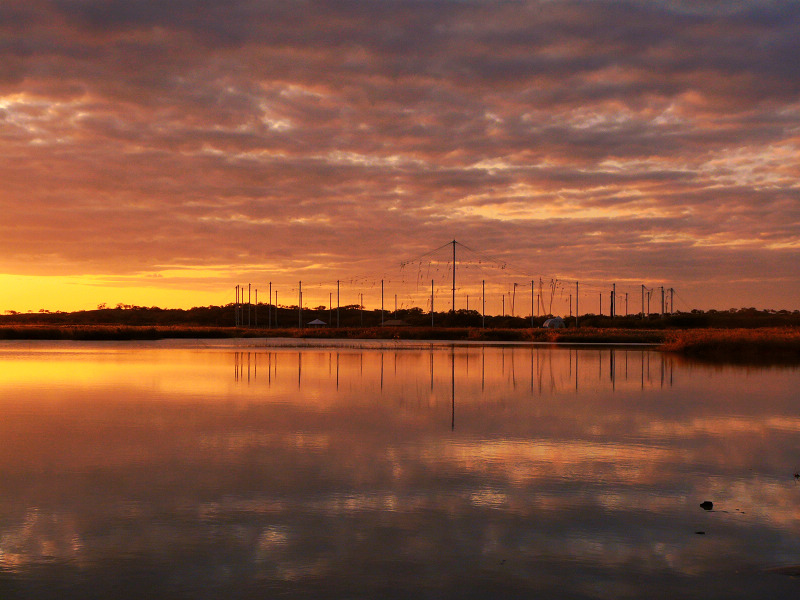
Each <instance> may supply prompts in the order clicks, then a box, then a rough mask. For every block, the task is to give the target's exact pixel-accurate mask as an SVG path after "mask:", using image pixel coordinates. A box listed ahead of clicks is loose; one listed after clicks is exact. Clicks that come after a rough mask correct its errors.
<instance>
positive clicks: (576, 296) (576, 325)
mask: <svg viewBox="0 0 800 600" xmlns="http://www.w3.org/2000/svg"><path fill="white" fill-rule="evenodd" d="M578 314H579V311H578V282H577V281H576V282H575V329H577V328H578Z"/></svg>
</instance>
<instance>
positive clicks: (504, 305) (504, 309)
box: [503, 294, 506, 317]
mask: <svg viewBox="0 0 800 600" xmlns="http://www.w3.org/2000/svg"><path fill="white" fill-rule="evenodd" d="M503 316H504V317H505V316H506V295H505V294H503Z"/></svg>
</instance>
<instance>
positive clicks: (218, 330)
mask: <svg viewBox="0 0 800 600" xmlns="http://www.w3.org/2000/svg"><path fill="white" fill-rule="evenodd" d="M239 337H250V338H252V337H284V338H286V337H288V338H315V339H371V340H389V339H395V340H453V341H473V342H504V341H505V342H551V343H556V344H659V349H660V350H664V351H667V352H676V353H680V354H684V355H686V356H690V357H692V358H696V359H700V360H707V361H714V362H734V363H754V364H798V363H800V328H795V327H782V328H759V329H691V330H639V329H611V328H603V329H596V328H589V327H587V328H580V329H561V330H551V329H478V328H466V327H458V328H456V327H453V328H446V327H435V328H431V327H366V328H361V327H350V328H342V329H331V328H322V329H302V330H301V329H296V328H294V329H235V328H231V327H189V326H180V325H178V326H146V327H137V326H127V325H60V326H59V325H5V326H0V339H6V340H11V339H18V340H19V339H27V340H156V339H164V338H183V339H192V338H194V339H202V338H239Z"/></svg>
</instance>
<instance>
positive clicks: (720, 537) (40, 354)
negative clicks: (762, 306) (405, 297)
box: [0, 343, 800, 599]
mask: <svg viewBox="0 0 800 600" xmlns="http://www.w3.org/2000/svg"><path fill="white" fill-rule="evenodd" d="M165 346H166V347H163V346H159V345H156V344H153V345H148V344H137V345H135V346H134V345H125V344H118V345H103V346H99V345H97V346H92V345H78V344H74V345H64V344H59V345H52V346H48V345H46V344H45V345H39V346H36V347H32V348H31V349H30V350H25V349H24V348H25V347H23V350H20V347H19V346H12V347H10V348H11V349H9V346H0V399H1V400H0V407H2V410H3V419H2V420H0V439H2V440H3V444H0V489H2V492H3V493H2V494H1V495H0V596H2V597H3V598H34V599H38V598H86V597H91V598H105V597H109V598H110V597H113V598H141V597H163V598H167V597H179V598H197V597H208V598H212V597H225V598H263V597H289V598H345V597H347V598H351V597H355V598H411V597H419V596H420V595H422V596H425V597H436V598H462V597H498V598H499V597H502V598H551V597H568V598H616V597H648V598H675V597H680V598H686V597H689V598H704V599H705V598H760V597H792V596H793V595H794V594H796V592H797V582H796V581H794V580H793V579H792V578H790V577H785V576H781V575H777V574H775V573H773V572H770V569H772V568H774V567H782V566H787V565H794V564H799V563H800V541H798V540H800V486H797V485H796V482H795V481H794V479H793V477H792V474H793V473H794V472H795V470H796V469H797V468H798V467H797V465H798V463H800V459H798V457H797V448H798V447H800V407H798V405H797V397H796V392H795V390H796V389H799V388H800V372H799V371H798V370H797V369H795V368H772V369H767V368H755V367H749V368H746V367H709V366H704V365H701V364H697V363H691V362H685V361H683V360H681V359H678V358H676V357H674V356H671V355H667V354H659V353H654V352H651V351H649V350H639V349H637V350H624V349H619V348H603V349H575V348H550V347H542V346H523V345H518V346H514V347H510V346H509V347H502V346H468V345H448V344H427V343H425V344H413V343H412V344H402V343H401V344H390V345H387V347H386V348H380V347H376V348H370V347H361V348H346V347H344V346H340V347H319V348H313V347H312V348H303V349H298V348H296V347H295V348H292V347H262V348H258V347H255V346H250V347H247V348H244V347H225V346H224V345H221V346H220V347H217V348H212V349H201V348H195V347H188V346H187V347H184V346H181V344H180V343H174V344H172V345H169V344H167V345H165ZM65 348H66V350H65ZM389 352H391V358H392V361H393V365H394V366H393V368H392V369H388V368H386V365H385V361H386V358H387V356H386V354H387V353H389ZM651 362H652V364H651ZM231 363H233V367H234V372H233V376H231V373H230V366H231ZM259 363H260V364H259ZM623 363H624V365H625V366H624V368H623ZM259 367H260V368H259ZM516 367H520V368H519V371H518V372H517V370H516ZM265 371H266V373H265ZM456 409H457V410H458V427H456ZM705 500H711V501H713V503H714V509H713V510H712V511H705V510H703V509H701V508H700V503H701V502H703V501H705ZM700 533H702V535H700Z"/></svg>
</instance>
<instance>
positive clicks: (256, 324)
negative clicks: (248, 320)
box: [253, 288, 258, 329]
mask: <svg viewBox="0 0 800 600" xmlns="http://www.w3.org/2000/svg"><path fill="white" fill-rule="evenodd" d="M253 312H254V314H255V322H256V323H255V326H256V329H258V288H256V308H255V310H254V311H253Z"/></svg>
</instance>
